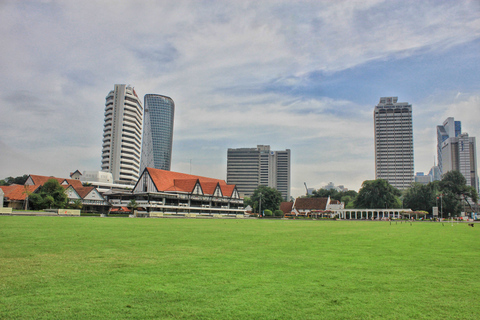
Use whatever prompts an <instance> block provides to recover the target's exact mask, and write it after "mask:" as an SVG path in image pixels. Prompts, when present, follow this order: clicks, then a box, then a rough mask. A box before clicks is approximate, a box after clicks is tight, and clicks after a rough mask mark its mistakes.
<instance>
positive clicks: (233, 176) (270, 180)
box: [227, 145, 290, 200]
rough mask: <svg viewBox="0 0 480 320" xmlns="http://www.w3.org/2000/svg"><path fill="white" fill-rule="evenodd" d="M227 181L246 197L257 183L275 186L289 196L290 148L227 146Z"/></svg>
mask: <svg viewBox="0 0 480 320" xmlns="http://www.w3.org/2000/svg"><path fill="white" fill-rule="evenodd" d="M227 183H228V184H235V185H236V186H237V189H238V192H239V193H240V194H241V195H242V196H247V197H250V196H251V195H252V194H253V191H254V190H255V189H256V188H257V187H258V186H259V185H262V186H267V187H271V188H275V189H277V190H278V191H280V193H281V194H282V197H283V198H284V199H286V200H289V199H290V149H286V150H284V151H271V150H270V146H264V145H258V146H257V147H256V148H238V149H228V153H227Z"/></svg>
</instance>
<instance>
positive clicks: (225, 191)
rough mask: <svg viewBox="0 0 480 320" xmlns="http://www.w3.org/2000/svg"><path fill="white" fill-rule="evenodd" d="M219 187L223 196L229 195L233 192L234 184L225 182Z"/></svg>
mask: <svg viewBox="0 0 480 320" xmlns="http://www.w3.org/2000/svg"><path fill="white" fill-rule="evenodd" d="M220 189H222V194H223V196H224V197H231V196H232V194H233V191H235V185H233V184H226V185H223V186H222V185H221V186H220Z"/></svg>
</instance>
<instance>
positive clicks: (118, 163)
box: [102, 84, 143, 184]
mask: <svg viewBox="0 0 480 320" xmlns="http://www.w3.org/2000/svg"><path fill="white" fill-rule="evenodd" d="M105 100H106V101H105V123H104V128H103V150H102V171H105V172H110V173H112V175H113V180H114V182H115V183H121V184H135V183H136V182H137V180H138V178H139V173H140V155H141V147H142V130H143V107H142V102H141V100H140V99H139V98H138V96H137V93H136V92H135V90H134V89H133V88H132V87H130V86H126V85H124V84H116V85H115V87H114V90H112V91H110V93H109V94H108V95H107V97H106V98H105Z"/></svg>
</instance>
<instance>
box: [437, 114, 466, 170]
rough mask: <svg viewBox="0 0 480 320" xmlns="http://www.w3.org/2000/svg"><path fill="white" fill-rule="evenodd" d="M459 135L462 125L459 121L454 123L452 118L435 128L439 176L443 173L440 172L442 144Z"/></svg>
mask: <svg viewBox="0 0 480 320" xmlns="http://www.w3.org/2000/svg"><path fill="white" fill-rule="evenodd" d="M461 133H462V123H461V122H460V121H455V119H454V118H452V117H449V118H447V120H445V121H444V122H443V125H441V126H437V158H438V167H439V169H440V175H442V174H443V173H444V172H442V167H443V158H442V143H443V142H444V141H445V140H447V139H448V138H453V137H458V136H459V135H460V134H461Z"/></svg>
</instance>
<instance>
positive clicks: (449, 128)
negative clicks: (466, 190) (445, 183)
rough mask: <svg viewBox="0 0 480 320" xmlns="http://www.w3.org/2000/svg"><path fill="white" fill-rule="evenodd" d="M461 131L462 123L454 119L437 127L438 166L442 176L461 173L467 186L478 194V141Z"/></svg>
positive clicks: (448, 119)
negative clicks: (449, 172)
mask: <svg viewBox="0 0 480 320" xmlns="http://www.w3.org/2000/svg"><path fill="white" fill-rule="evenodd" d="M461 131H462V124H461V122H460V121H455V120H454V119H453V118H452V117H450V118H447V120H445V121H444V122H443V125H441V126H437V153H438V166H439V169H440V173H441V174H442V175H443V174H445V173H447V172H448V171H453V170H456V171H460V173H461V174H462V175H463V176H464V177H465V180H466V181H467V185H468V186H472V187H474V188H475V189H476V190H477V192H478V191H479V188H478V171H477V147H476V145H477V144H476V140H475V137H469V136H468V133H462V132H461Z"/></svg>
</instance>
